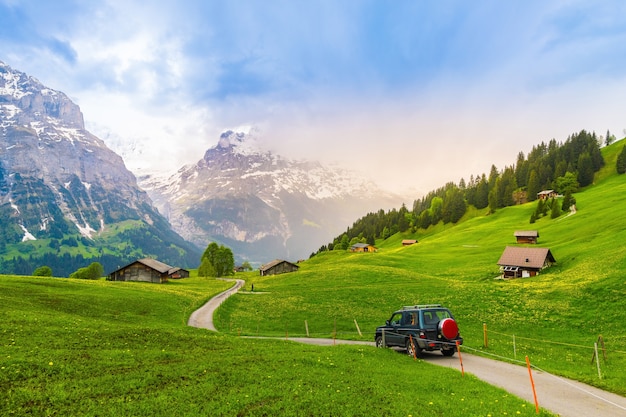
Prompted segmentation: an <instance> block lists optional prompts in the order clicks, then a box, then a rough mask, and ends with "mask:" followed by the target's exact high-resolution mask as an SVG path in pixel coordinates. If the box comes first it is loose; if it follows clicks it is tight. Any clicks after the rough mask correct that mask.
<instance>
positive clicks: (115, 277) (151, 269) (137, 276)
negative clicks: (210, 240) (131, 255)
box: [107, 258, 189, 283]
mask: <svg viewBox="0 0 626 417" xmlns="http://www.w3.org/2000/svg"><path fill="white" fill-rule="evenodd" d="M170 278H173V279H178V278H189V271H187V270H186V269H183V268H179V267H173V266H169V265H167V264H164V263H163V262H159V261H157V260H156V259H150V258H144V259H138V260H136V261H135V262H131V263H130V264H128V265H126V266H123V267H121V268H119V269H117V270H115V271H113V272H111V273H110V274H109V276H108V277H107V280H108V281H142V282H155V283H163V282H167V281H168V280H169V279H170Z"/></svg>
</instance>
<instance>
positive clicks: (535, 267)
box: [498, 246, 556, 278]
mask: <svg viewBox="0 0 626 417" xmlns="http://www.w3.org/2000/svg"><path fill="white" fill-rule="evenodd" d="M555 263H556V260H555V259H554V256H552V252H551V251H550V249H548V248H529V247H518V246H507V247H506V248H505V249H504V252H503V253H502V256H500V260H499V261H498V265H500V271H502V277H503V278H526V277H534V276H535V275H539V271H541V270H542V269H544V268H547V267H549V266H552V265H553V264H555Z"/></svg>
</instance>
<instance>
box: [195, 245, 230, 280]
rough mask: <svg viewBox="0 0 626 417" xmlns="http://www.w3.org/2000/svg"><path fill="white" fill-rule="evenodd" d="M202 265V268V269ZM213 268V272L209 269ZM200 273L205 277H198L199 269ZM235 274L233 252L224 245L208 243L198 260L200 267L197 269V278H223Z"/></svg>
mask: <svg viewBox="0 0 626 417" xmlns="http://www.w3.org/2000/svg"><path fill="white" fill-rule="evenodd" d="M203 264H204V267H203ZM209 264H210V266H211V267H212V268H213V270H214V272H213V273H212V271H211V270H210V268H209ZM201 268H202V273H203V274H206V275H200V269H201ZM234 273H235V257H234V256H233V251H232V250H230V248H227V247H226V246H224V245H219V246H218V245H217V243H215V242H211V243H209V245H208V246H207V248H206V249H205V250H204V253H203V254H202V258H201V259H200V267H199V268H198V275H199V276H215V277H223V276H227V275H234Z"/></svg>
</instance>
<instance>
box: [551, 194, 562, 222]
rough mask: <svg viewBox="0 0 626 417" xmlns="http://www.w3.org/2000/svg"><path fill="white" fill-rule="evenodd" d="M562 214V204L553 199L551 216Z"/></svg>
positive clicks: (552, 217) (553, 217) (555, 216)
mask: <svg viewBox="0 0 626 417" xmlns="http://www.w3.org/2000/svg"><path fill="white" fill-rule="evenodd" d="M560 215H561V206H560V205H559V202H558V201H556V200H555V199H552V208H551V210H550V218H551V219H556V218H557V217H559V216H560Z"/></svg>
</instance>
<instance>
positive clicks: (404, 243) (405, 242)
mask: <svg viewBox="0 0 626 417" xmlns="http://www.w3.org/2000/svg"><path fill="white" fill-rule="evenodd" d="M416 243H417V240H415V239H404V240H403V241H402V246H411V245H415V244H416Z"/></svg>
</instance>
